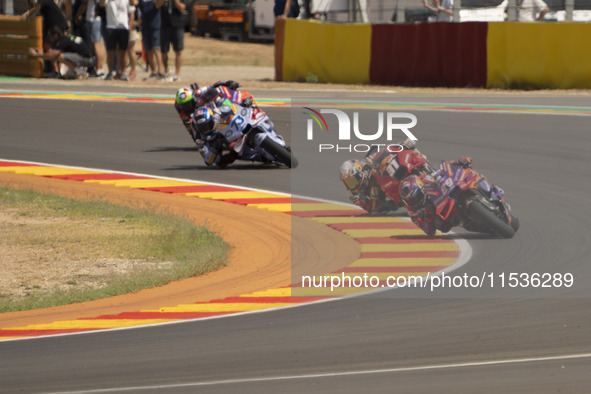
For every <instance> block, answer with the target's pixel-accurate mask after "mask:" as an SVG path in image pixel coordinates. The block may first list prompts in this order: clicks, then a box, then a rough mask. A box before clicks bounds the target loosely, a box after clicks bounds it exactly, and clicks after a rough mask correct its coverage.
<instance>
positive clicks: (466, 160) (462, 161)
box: [456, 157, 472, 168]
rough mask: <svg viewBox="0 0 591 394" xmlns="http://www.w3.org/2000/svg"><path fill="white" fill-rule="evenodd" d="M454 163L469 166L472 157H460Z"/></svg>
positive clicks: (462, 166)
mask: <svg viewBox="0 0 591 394" xmlns="http://www.w3.org/2000/svg"><path fill="white" fill-rule="evenodd" d="M456 165H457V166H458V167H460V168H471V166H472V158H471V157H460V158H459V159H458V161H457V162H456Z"/></svg>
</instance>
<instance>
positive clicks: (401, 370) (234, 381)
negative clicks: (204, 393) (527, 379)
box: [48, 353, 591, 394]
mask: <svg viewBox="0 0 591 394" xmlns="http://www.w3.org/2000/svg"><path fill="white" fill-rule="evenodd" d="M583 358H591V353H580V354H566V355H562V356H546V357H529V358H513V359H502V360H488V361H472V362H464V363H453V364H434V365H422V366H416V367H400V368H384V369H367V370H362V371H341V372H327V373H319V374H303V375H282V376H268V377H253V378H241V379H223V380H209V381H203V382H190V383H178V384H169V385H154V386H135V387H113V388H107V389H94V390H81V391H63V392H53V393H48V394H74V393H78V394H90V393H112V392H122V391H134V390H158V389H160V390H161V389H173V388H188V387H199V386H218V385H227V384H247V383H260V382H273V381H282V380H305V379H320V378H335V377H342V376H359V375H375V374H388V373H404V372H416V371H428V370H438V369H455V368H471V367H484V366H491V365H506V364H525V363H535V362H544V361H564V360H576V359H583Z"/></svg>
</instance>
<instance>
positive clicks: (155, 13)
mask: <svg viewBox="0 0 591 394" xmlns="http://www.w3.org/2000/svg"><path fill="white" fill-rule="evenodd" d="M164 1H165V0H139V9H140V17H141V19H142V43H143V44H144V50H145V51H146V53H147V55H148V62H149V63H150V70H151V73H150V75H149V76H148V77H146V78H144V80H149V79H151V80H158V79H164V74H162V53H161V52H160V48H161V46H160V29H161V26H162V17H161V16H160V8H161V7H162V5H163V4H164Z"/></svg>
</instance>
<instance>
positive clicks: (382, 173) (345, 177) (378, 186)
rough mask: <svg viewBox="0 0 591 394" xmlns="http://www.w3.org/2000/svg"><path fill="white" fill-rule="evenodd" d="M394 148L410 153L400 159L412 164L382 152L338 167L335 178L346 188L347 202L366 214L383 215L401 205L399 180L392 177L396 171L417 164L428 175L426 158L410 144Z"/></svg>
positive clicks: (390, 153)
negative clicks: (348, 200) (337, 177)
mask: <svg viewBox="0 0 591 394" xmlns="http://www.w3.org/2000/svg"><path fill="white" fill-rule="evenodd" d="M398 145H399V146H401V147H402V149H403V150H406V151H407V152H408V151H412V152H408V153H409V154H408V155H404V157H405V160H411V161H413V163H399V162H398V160H400V156H401V155H398V154H397V153H398V152H390V151H388V150H387V149H384V150H382V151H377V152H372V153H370V154H368V155H367V156H366V157H365V158H364V159H363V160H347V161H346V162H344V163H343V164H342V165H341V168H340V170H339V178H340V180H341V182H342V183H343V185H345V188H346V189H347V194H348V196H349V199H350V200H351V202H353V204H355V205H357V206H359V207H360V208H362V209H364V210H365V211H367V212H368V213H369V214H386V213H387V212H392V211H396V210H397V209H398V207H399V206H400V205H401V202H400V198H399V194H398V186H399V181H397V180H396V179H395V178H394V173H395V172H396V170H397V169H398V168H400V167H401V166H410V165H411V164H415V163H417V162H421V164H420V166H421V167H424V168H425V171H426V172H430V167H429V166H428V162H427V158H426V157H425V156H424V155H423V154H422V153H420V152H419V150H418V149H416V148H415V145H416V143H415V142H414V141H411V140H409V139H407V140H406V141H404V142H402V143H401V144H398ZM422 163H425V164H422ZM405 175H406V174H405Z"/></svg>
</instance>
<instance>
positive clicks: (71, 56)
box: [29, 27, 94, 76]
mask: <svg viewBox="0 0 591 394" xmlns="http://www.w3.org/2000/svg"><path fill="white" fill-rule="evenodd" d="M48 39H49V43H50V45H51V48H50V49H49V50H47V51H45V53H42V52H41V51H40V50H39V49H37V48H29V54H30V55H31V56H33V57H38V58H42V59H45V60H49V61H52V62H57V63H59V64H64V65H66V66H67V68H68V69H69V70H72V71H71V72H70V73H69V74H71V75H74V76H81V75H83V74H84V72H85V71H86V70H87V69H91V68H92V67H94V56H93V53H92V49H91V48H90V47H89V46H88V45H87V44H86V42H85V41H84V40H83V39H82V38H81V37H76V36H71V35H64V33H63V32H62V31H61V30H60V29H59V28H58V27H54V28H53V29H52V30H51V31H50V32H49V35H48Z"/></svg>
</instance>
